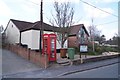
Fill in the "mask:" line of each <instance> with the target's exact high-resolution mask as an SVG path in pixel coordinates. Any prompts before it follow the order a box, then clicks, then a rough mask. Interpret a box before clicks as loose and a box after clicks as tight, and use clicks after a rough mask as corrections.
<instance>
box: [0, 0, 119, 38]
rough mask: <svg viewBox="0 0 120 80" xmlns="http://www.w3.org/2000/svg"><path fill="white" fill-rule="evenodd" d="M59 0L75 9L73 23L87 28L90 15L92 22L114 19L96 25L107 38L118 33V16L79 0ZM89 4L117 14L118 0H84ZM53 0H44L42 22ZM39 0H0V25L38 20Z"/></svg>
mask: <svg viewBox="0 0 120 80" xmlns="http://www.w3.org/2000/svg"><path fill="white" fill-rule="evenodd" d="M57 1H59V2H64V1H70V2H71V4H72V6H73V7H74V9H75V15H74V21H75V24H84V25H85V27H86V28H87V27H88V26H90V25H91V17H93V18H94V24H95V25H98V24H104V23H107V22H111V21H116V22H114V23H110V24H106V25H105V24H104V25H98V26H97V28H98V29H99V30H101V32H102V34H104V35H105V36H106V38H107V39H109V38H111V37H113V36H114V35H115V33H118V21H117V20H118V18H117V17H114V16H112V15H110V14H107V13H105V12H102V11H100V10H98V9H95V8H93V7H91V6H89V5H86V4H84V3H82V2H81V1H80V0H57ZM84 1H86V2H88V3H90V4H93V5H95V6H96V7H99V8H100V9H102V10H105V11H107V12H109V13H112V14H115V15H118V1H119V0H84ZM53 2H54V0H44V6H43V13H44V16H43V18H44V22H46V23H49V20H48V19H51V18H52V16H51V13H54V9H53ZM39 4H40V0H0V25H3V26H4V27H6V25H7V23H8V21H9V20H10V19H17V20H23V21H29V22H35V21H38V20H39V15H40V14H39V11H40V7H39Z"/></svg>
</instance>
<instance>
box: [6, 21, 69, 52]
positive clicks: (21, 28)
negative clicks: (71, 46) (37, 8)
mask: <svg viewBox="0 0 120 80" xmlns="http://www.w3.org/2000/svg"><path fill="white" fill-rule="evenodd" d="M40 23H41V22H40V21H37V22H34V23H32V22H26V21H19V20H14V19H10V21H9V22H8V24H7V27H6V29H5V34H6V37H7V42H8V43H10V44H16V43H20V44H23V45H28V48H31V49H33V50H38V49H39V38H40V27H41V26H40ZM43 28H44V32H43V33H47V34H50V33H54V31H55V32H58V31H59V28H58V27H53V26H51V25H49V24H46V23H43ZM64 46H65V47H67V41H66V43H65V45H64ZM60 48H61V47H60V44H59V43H58V41H57V49H60Z"/></svg>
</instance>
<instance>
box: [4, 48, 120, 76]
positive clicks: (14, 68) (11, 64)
mask: <svg viewBox="0 0 120 80" xmlns="http://www.w3.org/2000/svg"><path fill="white" fill-rule="evenodd" d="M116 62H118V58H114V59H108V60H103V61H97V62H90V63H85V64H80V65H72V66H58V67H49V68H47V69H43V68H40V67H39V66H36V65H34V64H33V63H31V62H29V61H28V60H25V59H23V58H21V57H19V56H18V55H16V54H15V53H12V52H10V51H8V50H3V51H2V73H3V74H2V77H4V78H56V77H67V76H68V75H66V76H62V75H63V74H66V73H71V71H76V70H77V71H81V70H87V69H91V68H94V67H101V66H106V65H109V64H113V63H116ZM55 66H56V65H55ZM111 66H112V65H111ZM111 66H110V67H107V66H106V67H107V68H106V67H101V68H102V69H105V70H106V71H105V72H104V73H105V74H106V75H108V76H106V77H116V76H117V72H114V71H117V70H118V67H117V66H116V65H115V66H114V65H113V67H111ZM101 68H100V69H101ZM111 69H112V70H113V71H110V70H111ZM97 70H98V71H99V72H100V71H102V70H99V68H96V69H93V72H92V71H90V70H88V72H89V71H90V72H89V73H90V75H91V74H94V75H96V74H97V72H98V71H97ZM94 71H95V72H94ZM103 71H104V70H103ZM85 73H87V71H84V72H83V75H84V74H85ZM100 73H101V75H103V74H102V72H100ZM110 73H114V74H113V76H109V74H110ZM75 74H76V75H77V73H75ZM78 74H79V73H78ZM71 75H72V74H71ZM81 75H82V73H81ZM87 75H88V73H87ZM94 75H92V76H93V77H94ZM110 75H112V74H110ZM84 76H86V75H84ZM73 77H74V76H73ZM96 77H99V76H96Z"/></svg>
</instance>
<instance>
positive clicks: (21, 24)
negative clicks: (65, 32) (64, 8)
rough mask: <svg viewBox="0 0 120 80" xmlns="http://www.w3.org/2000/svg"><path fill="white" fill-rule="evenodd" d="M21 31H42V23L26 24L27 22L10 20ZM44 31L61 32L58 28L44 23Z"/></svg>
mask: <svg viewBox="0 0 120 80" xmlns="http://www.w3.org/2000/svg"><path fill="white" fill-rule="evenodd" d="M10 20H11V21H12V22H13V23H14V24H15V25H16V26H17V28H18V29H19V30H20V31H26V30H30V29H34V30H40V27H41V26H40V24H41V21H37V22H34V23H32V22H26V21H19V20H14V19H10ZM43 29H44V30H45V31H55V32H59V28H58V27H54V26H51V25H49V24H46V23H44V22H43Z"/></svg>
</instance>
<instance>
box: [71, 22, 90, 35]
mask: <svg viewBox="0 0 120 80" xmlns="http://www.w3.org/2000/svg"><path fill="white" fill-rule="evenodd" d="M80 28H83V29H84V31H85V33H86V34H87V35H88V36H89V34H88V32H87V30H86V28H85V26H84V24H78V25H73V26H71V27H70V34H69V35H76V34H77V33H78V32H79V30H80Z"/></svg>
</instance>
